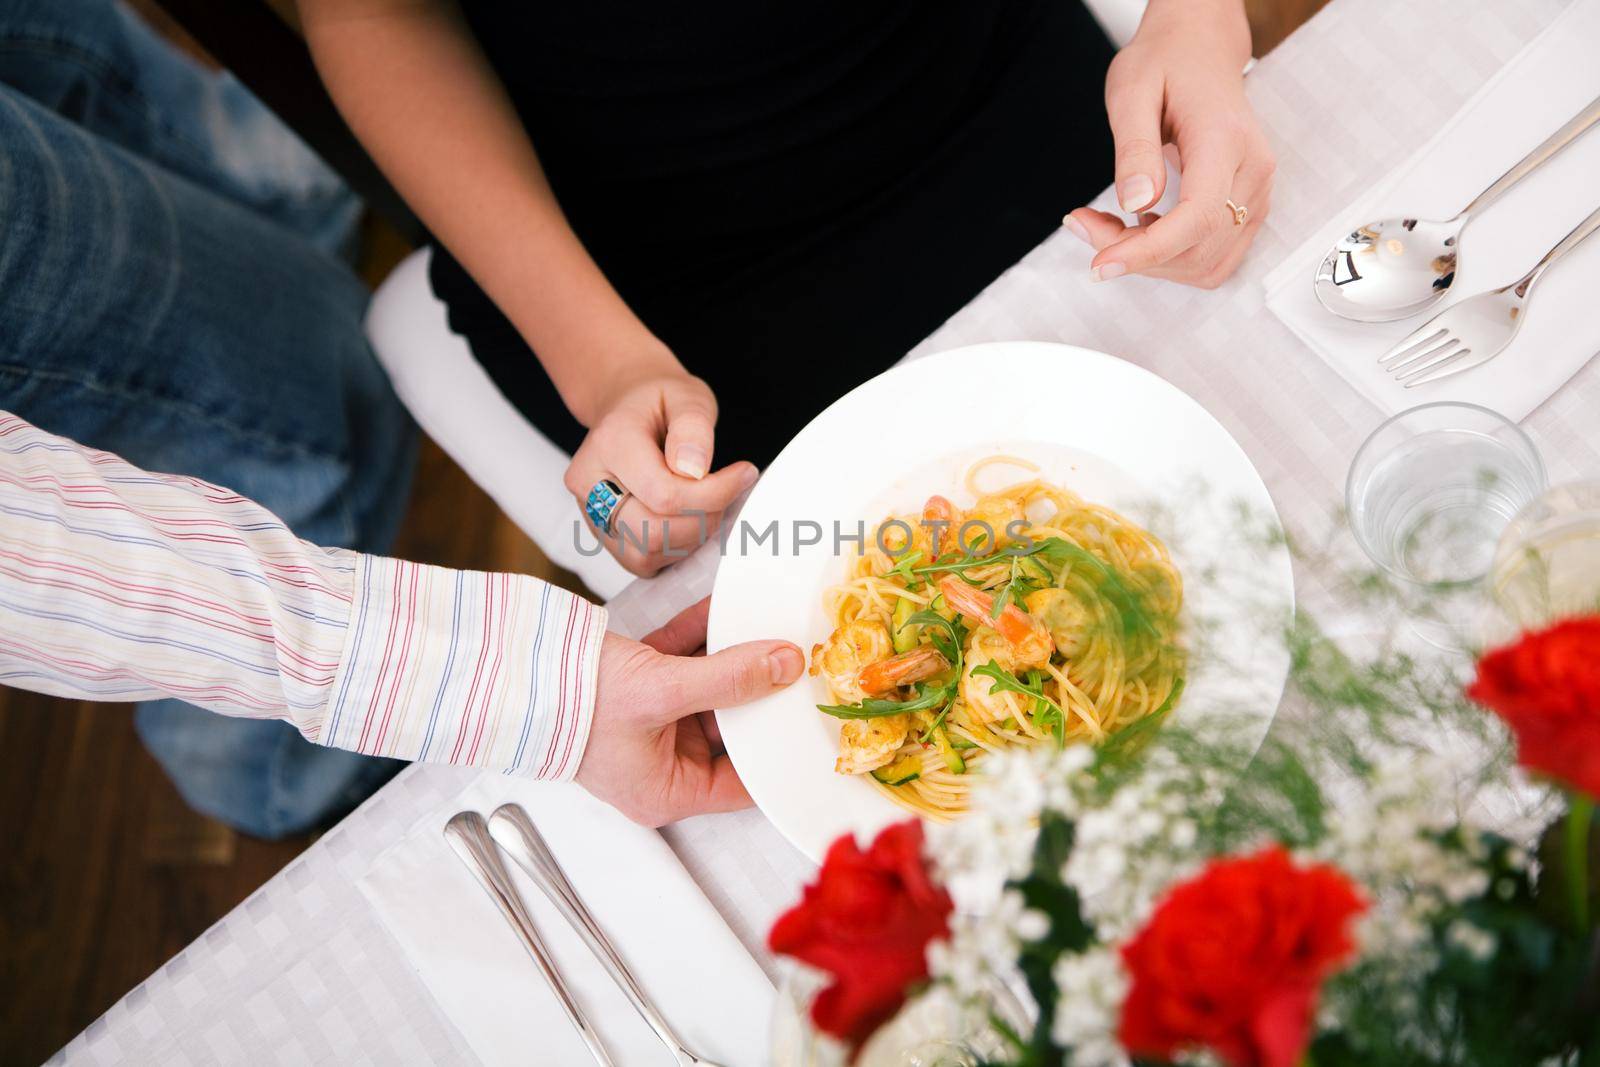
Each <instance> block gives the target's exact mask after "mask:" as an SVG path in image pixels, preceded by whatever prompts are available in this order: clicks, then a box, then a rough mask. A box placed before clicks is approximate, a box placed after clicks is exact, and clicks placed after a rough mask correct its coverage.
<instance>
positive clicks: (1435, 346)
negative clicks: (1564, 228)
mask: <svg viewBox="0 0 1600 1067" xmlns="http://www.w3.org/2000/svg"><path fill="white" fill-rule="evenodd" d="M1597 229H1600V208H1597V209H1595V211H1594V213H1593V214H1591V215H1590V216H1589V217H1588V218H1586V219H1584V220H1583V221H1582V222H1580V223H1578V225H1577V226H1576V227H1574V228H1573V230H1572V232H1571V233H1569V234H1567V235H1566V236H1565V237H1563V238H1562V239H1561V241H1560V243H1558V244H1557V245H1556V246H1555V247H1554V248H1552V249H1551V250H1550V251H1548V252H1546V253H1545V254H1544V258H1543V259H1541V260H1539V262H1537V263H1535V264H1534V265H1533V269H1532V270H1530V271H1528V273H1526V274H1524V275H1523V276H1522V277H1521V278H1518V279H1517V280H1516V281H1514V282H1512V283H1511V284H1510V285H1505V286H1501V287H1500V288H1499V289H1491V290H1490V291H1488V292H1487V293H1479V294H1478V295H1477V296H1473V297H1468V298H1467V299H1466V300H1463V301H1461V302H1460V303H1459V304H1455V305H1453V306H1451V307H1448V308H1445V309H1444V310H1443V311H1441V312H1439V314H1437V315H1435V316H1434V317H1433V318H1431V319H1429V320H1428V321H1427V322H1425V323H1423V324H1422V326H1420V327H1418V328H1417V329H1416V330H1415V331H1414V332H1413V333H1411V334H1410V335H1409V336H1407V337H1406V338H1405V339H1404V340H1403V341H1401V342H1400V343H1399V344H1397V345H1395V346H1394V347H1393V348H1391V349H1389V351H1387V352H1385V353H1384V354H1383V355H1381V356H1379V357H1378V363H1379V364H1380V365H1381V366H1383V367H1384V368H1386V369H1387V370H1388V371H1389V372H1390V373H1391V374H1393V375H1394V377H1395V381H1398V382H1401V383H1402V384H1404V385H1405V387H1406V388H1407V389H1414V388H1416V387H1417V386H1419V385H1425V384H1427V383H1428V382H1436V381H1438V380H1439V379H1440V378H1448V377H1449V376H1450V375H1452V374H1459V373H1460V372H1462V371H1464V370H1471V369H1472V368H1473V367H1478V366H1482V365H1483V364H1485V363H1487V362H1489V361H1490V360H1491V359H1493V358H1494V357H1495V356H1497V355H1499V354H1500V353H1501V351H1503V350H1504V349H1505V347H1506V346H1507V345H1509V344H1510V343H1511V339H1512V338H1513V337H1515V336H1516V335H1517V330H1518V329H1520V328H1521V327H1522V320H1523V319H1524V318H1526V317H1527V315H1526V312H1527V305H1528V300H1529V298H1530V296H1531V294H1532V293H1533V287H1534V286H1535V285H1536V284H1537V283H1538V281H1539V279H1540V278H1541V277H1543V276H1544V272H1545V271H1546V270H1548V269H1549V267H1550V264H1552V263H1554V262H1555V261H1556V260H1558V259H1560V258H1561V257H1562V256H1564V255H1566V254H1567V253H1568V252H1570V251H1572V250H1573V249H1574V248H1576V247H1577V246H1578V245H1579V244H1581V243H1583V240H1584V238H1586V237H1588V236H1589V235H1590V234H1592V233H1594V232H1595V230H1597Z"/></svg>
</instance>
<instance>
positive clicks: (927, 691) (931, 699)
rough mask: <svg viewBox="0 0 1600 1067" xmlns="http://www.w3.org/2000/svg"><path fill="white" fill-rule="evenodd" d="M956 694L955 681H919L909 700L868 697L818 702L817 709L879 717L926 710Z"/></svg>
mask: <svg viewBox="0 0 1600 1067" xmlns="http://www.w3.org/2000/svg"><path fill="white" fill-rule="evenodd" d="M955 694H956V687H955V683H953V682H947V683H945V684H944V685H937V686H935V685H929V684H928V683H927V682H920V683H918V685H917V695H916V696H914V697H912V698H911V699H910V700H888V699H886V698H884V697H868V698H867V699H865V700H863V701H862V702H861V703H859V704H818V705H817V710H818V711H820V712H822V713H824V714H826V715H832V716H833V717H834V718H836V719H881V718H883V717H884V716H885V715H898V714H900V713H901V712H902V711H928V710H930V709H933V708H937V707H938V706H939V705H941V704H945V703H947V702H949V701H950V700H951V698H953V697H954V696H955Z"/></svg>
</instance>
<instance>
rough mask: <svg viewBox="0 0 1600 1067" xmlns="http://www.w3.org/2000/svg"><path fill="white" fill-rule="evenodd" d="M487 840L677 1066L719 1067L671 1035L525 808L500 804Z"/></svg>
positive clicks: (493, 816) (669, 1025) (490, 822)
mask: <svg viewBox="0 0 1600 1067" xmlns="http://www.w3.org/2000/svg"><path fill="white" fill-rule="evenodd" d="M489 835H490V836H491V837H492V838H493V839H494V841H495V843H496V844H498V845H499V846H500V847H501V848H502V849H504V850H505V852H506V854H507V855H508V856H510V857H511V859H512V861H513V862H515V863H516V865H517V866H518V867H521V868H522V871H523V873H524V874H526V875H527V876H528V877H529V878H531V879H532V880H533V884H534V885H536V886H538V887H539V888H540V890H542V891H543V892H544V895H545V896H547V897H549V898H550V903H551V904H553V905H555V908H556V910H557V911H559V912H560V913H561V917H562V918H563V919H566V920H567V922H568V924H570V925H571V927H572V929H573V930H574V931H575V932H576V933H577V934H578V936H579V937H580V938H582V940H583V943H584V945H585V946H587V947H588V949H589V951H590V952H592V953H594V958H595V959H596V960H597V961H599V963H600V965H601V966H602V967H604V968H605V971H606V974H608V975H609V976H610V977H611V980H612V981H613V982H615V983H616V984H617V988H618V989H620V990H622V992H623V994H624V995H625V996H626V997H627V998H628V1000H629V1002H630V1003H632V1004H633V1007H634V1010H636V1011H637V1012H638V1013H639V1015H640V1016H641V1017H642V1018H643V1019H644V1021H645V1022H646V1023H647V1024H649V1026H650V1029H652V1030H654V1031H655V1033H656V1037H658V1038H660V1039H661V1043H662V1044H664V1045H666V1046H667V1049H668V1050H669V1051H670V1052H671V1053H672V1058H673V1059H674V1060H676V1061H677V1062H678V1065H679V1067H717V1065H716V1064H715V1063H712V1062H711V1061H710V1060H708V1059H705V1058H703V1057H701V1056H697V1055H695V1054H694V1053H693V1052H690V1051H689V1048H688V1046H687V1045H685V1044H684V1043H683V1039H682V1038H680V1037H678V1035H677V1034H676V1033H675V1032H673V1029H672V1026H671V1024H670V1023H668V1022H667V1020H666V1017H665V1016H663V1015H662V1014H661V1012H660V1010H658V1009H657V1008H656V1006H655V1005H654V1004H653V1003H651V1001H650V998H649V997H648V996H647V995H646V994H645V991H644V988H643V987H642V986H641V985H640V984H639V980H638V979H637V978H635V977H634V976H633V972H632V971H630V970H629V969H628V965H627V963H626V962H625V961H624V960H623V958H622V954H621V953H619V952H618V951H617V950H616V947H615V946H614V945H612V943H611V939H610V938H609V937H607V936H606V932H605V930H604V929H602V928H601V926H600V924H599V922H597V921H596V920H595V917H594V914H593V913H592V912H590V911H589V908H588V906H587V905H586V904H584V902H583V898H582V897H580V896H578V891H577V890H576V889H574V888H573V886H572V883H571V882H570V881H569V880H568V879H567V875H566V872H565V871H563V870H562V869H561V864H560V863H559V862H558V861H557V860H556V857H555V853H553V852H551V851H550V846H549V845H547V844H545V840H544V835H543V834H541V833H540V832H539V828H538V827H537V826H535V825H534V824H533V820H532V819H530V818H529V817H528V813H527V812H526V811H524V810H523V809H522V806H521V805H519V804H502V805H500V807H498V808H496V809H495V812H494V814H493V815H491V816H489Z"/></svg>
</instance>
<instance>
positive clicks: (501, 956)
mask: <svg viewBox="0 0 1600 1067" xmlns="http://www.w3.org/2000/svg"><path fill="white" fill-rule="evenodd" d="M507 802H514V803H517V804H520V805H522V807H524V808H525V809H526V810H527V811H528V813H529V814H530V815H532V816H533V817H534V818H535V819H536V820H538V824H539V827H540V829H541V830H542V831H543V832H544V836H545V838H546V840H547V841H548V843H549V845H550V848H551V850H552V851H553V852H554V853H555V854H556V856H557V857H558V858H559V859H560V861H561V865H562V868H563V869H564V870H565V871H566V873H567V875H568V877H569V878H570V879H571V881H572V883H573V885H574V887H575V888H576V889H577V891H578V893H579V894H581V895H582V897H583V899H584V901H585V903H586V904H587V905H588V906H589V907H590V908H591V909H592V910H593V912H594V914H595V915H596V916H597V918H598V920H599V921H600V922H601V923H602V924H603V925H604V926H605V929H606V932H607V934H608V935H609V936H610V938H611V940H612V941H613V942H614V943H615V944H616V946H617V950H618V951H619V953H621V954H622V955H623V956H624V957H625V958H626V959H627V961H628V964H629V967H630V968H631V969H632V971H633V972H634V974H635V975H636V976H637V978H638V980H639V983H640V984H641V985H642V986H643V987H644V989H645V991H646V992H647V993H648V994H649V996H650V998H651V1000H653V1001H654V1002H655V1004H656V1005H657V1006H658V1007H659V1008H660V1009H661V1011H662V1013H663V1014H664V1015H666V1016H667V1017H668V1018H669V1019H671V1020H672V1025H673V1027H674V1029H675V1030H676V1031H677V1032H678V1033H679V1034H680V1035H681V1036H682V1038H683V1040H684V1041H685V1042H686V1043H688V1044H690V1045H691V1046H692V1047H693V1048H695V1049H696V1050H701V1051H703V1052H704V1054H705V1055H707V1056H709V1057H712V1058H714V1059H716V1060H718V1061H719V1062H722V1063H734V1064H744V1063H760V1062H763V1061H764V1060H765V1059H766V1058H767V1048H768V1033H767V1027H768V1019H769V1016H770V1014H771V1010H772V1003H773V999H774V996H775V994H774V991H773V987H772V983H771V982H770V981H769V980H768V979H767V977H766V975H765V974H763V973H762V971H761V969H760V967H758V966H757V965H756V962H755V960H754V959H752V958H751V956H750V953H749V952H748V951H747V950H746V949H745V947H744V946H743V945H742V944H741V943H740V942H739V940H738V938H737V937H735V936H734V934H733V931H732V930H730V929H729V928H728V926H727V924H726V923H725V922H724V921H723V919H722V917H721V916H720V915H718V914H717V911H716V909H715V908H714V907H712V905H711V902H710V901H708V900H707V899H706V898H705V896H704V894H703V893H702V892H701V891H700V888H699V887H698V886H697V885H696V884H695V882H694V880H693V879H692V878H690V876H689V874H688V872H687V871H685V870H684V868H683V865H682V864H681V863H680V862H679V861H678V858H677V857H676V856H675V855H674V854H673V852H672V850H671V849H670V848H669V847H668V846H667V844H666V842H665V841H664V840H662V838H661V835H660V834H658V833H656V832H655V831H653V830H650V829H647V828H645V827H642V826H637V825H635V824H634V823H631V822H629V821H628V820H627V819H626V818H624V817H623V816H622V815H620V814H618V813H617V812H616V811H615V810H613V809H612V808H610V807H608V806H607V805H605V804H604V803H602V802H600V801H598V800H595V799H594V798H593V797H591V796H589V794H587V793H585V792H584V791H583V790H582V788H580V787H579V786H576V785H573V784H570V783H555V782H530V781H524V780H522V779H517V778H508V777H504V776H501V775H492V774H490V775H484V776H483V777H482V778H481V779H480V780H479V781H477V782H475V783H474V784H473V785H471V786H470V787H468V788H467V789H466V790H464V791H462V792H461V793H459V794H457V795H456V796H454V797H451V798H450V799H449V800H448V801H446V802H445V804H444V805H442V806H441V807H439V808H438V809H437V810H435V811H432V812H430V813H429V814H428V815H426V816H424V817H423V818H421V819H419V820H418V821H417V822H416V823H415V824H414V825H413V826H412V827H411V828H410V829H409V830H408V831H407V832H406V834H405V836H404V837H402V838H401V839H400V840H399V841H397V842H396V843H395V844H394V845H393V846H391V847H390V848H389V849H388V850H386V851H385V852H384V853H383V854H382V855H380V856H379V857H378V858H377V859H376V860H375V861H373V863H372V866H371V867H370V868H369V869H368V871H367V872H366V874H365V875H364V876H363V877H362V878H361V879H360V887H361V891H362V893H364V894H365V895H366V897H367V899H368V900H369V901H371V903H372V905H373V907H374V909H375V910H376V912H377V913H378V916H379V918H380V920H381V921H382V922H383V924H384V926H385V927H386V928H387V929H388V930H389V932H390V933H391V934H393V935H394V938H395V940H396V941H397V942H399V944H400V946H401V948H402V949H403V950H404V951H405V953H406V956H407V957H408V958H409V959H410V961H411V963H412V965H413V966H414V967H415V968H416V969H417V973H418V975H419V976H420V977H421V978H422V980H423V983H424V984H425V985H427V987H428V989H429V991H430V992H431V993H432V994H433V996H434V999H435V1000H436V1001H437V1002H438V1004H439V1006H440V1008H441V1009H442V1010H443V1012H444V1014H445V1015H446V1016H447V1017H448V1018H449V1019H450V1021H451V1022H452V1023H453V1024H454V1025H455V1026H456V1028H457V1029H458V1030H459V1031H460V1032H461V1034H462V1036H463V1037H464V1038H465V1039H466V1041H467V1043H468V1044H469V1045H470V1046H471V1048H472V1051H473V1052H474V1053H475V1054H476V1055H477V1056H478V1058H479V1059H480V1060H481V1061H482V1062H483V1063H485V1064H490V1065H498V1064H507V1065H510V1064H527V1063H530V1062H536V1063H553V1064H567V1063H573V1064H580V1063H588V1062H592V1060H591V1057H590V1054H589V1051H588V1050H587V1049H586V1048H585V1047H584V1044H583V1042H582V1040H581V1039H580V1038H579V1037H578V1035H577V1033H576V1031H574V1030H573V1028H572V1025H571V1023H570V1021H569V1020H568V1018H567V1017H566V1015H565V1013H564V1012H563V1011H562V1010H561V1008H560V1007H559V1005H558V1003H557V1002H556V1000H555V998H554V995H553V994H552V993H551V992H550V989H549V987H548V986H547V985H546V984H545V982H544V980H543V978H542V977H541V976H540V974H539V973H538V971H537V969H536V968H535V967H534V965H533V962H532V961H531V960H530V959H529V958H528V955H527V953H526V952H524V951H523V948H522V946H521V945H520V944H519V943H518V941H517V939H516V938H515V937H513V936H512V934H511V932H510V930H508V929H507V927H506V924H505V921H504V919H503V918H502V917H501V916H500V915H499V914H498V913H497V912H496V910H495V907H494V905H493V904H492V903H491V902H490V900H489V898H488V897H487V896H485V894H484V893H483V891H482V890H481V889H480V888H479V887H478V886H476V885H474V884H473V881H472V879H471V877H470V876H469V875H468V873H467V872H466V871H465V869H463V868H462V866H461V864H460V862H459V861H458V860H457V859H456V857H455V856H454V855H453V854H452V853H451V851H450V848H449V846H448V845H446V843H445V840H444V838H443V836H442V835H441V833H440V830H441V829H442V828H443V826H444V824H445V822H446V821H447V820H448V819H449V818H450V816H451V815H452V814H454V813H455V812H456V811H458V810H460V809H462V808H471V809H475V810H478V811H492V810H493V809H495V808H496V807H498V806H499V805H501V804H504V803H507ZM512 878H513V880H514V881H515V882H516V884H517V885H518V887H519V888H520V890H521V893H522V897H523V899H524V900H525V901H526V902H527V905H528V910H529V911H530V912H531V913H532V914H533V919H534V921H535V922H536V923H537V924H538V927H539V930H540V933H541V934H542V935H543V937H544V941H545V943H546V945H547V947H548V948H549V950H550V954H551V955H552V957H554V961H555V964H556V966H557V967H559V968H560V970H561V974H562V976H563V977H564V978H565V979H566V982H567V986H568V988H569V989H570V990H571V992H572V995H573V996H574V998H575V999H576V1000H577V1001H578V1002H579V1003H580V1004H581V1005H582V1006H583V1009H584V1014H585V1015H586V1016H587V1017H588V1018H589V1019H590V1021H591V1022H592V1023H593V1024H594V1026H595V1028H596V1029H597V1030H598V1031H599V1032H600V1035H601V1038H602V1040H603V1041H604V1042H605V1044H606V1047H607V1048H608V1049H609V1050H610V1051H611V1053H612V1055H613V1056H614V1058H615V1059H616V1061H617V1062H618V1063H623V1064H629V1065H632V1064H644V1065H649V1064H662V1065H663V1067H666V1065H670V1064H672V1062H673V1058H672V1055H671V1054H670V1053H669V1052H668V1051H667V1050H666V1048H665V1047H664V1046H663V1045H662V1044H661V1042H660V1040H659V1039H658V1038H657V1037H656V1035H655V1034H654V1033H653V1032H652V1031H651V1030H650V1028H649V1027H648V1026H647V1025H645V1022H644V1020H643V1019H641V1018H640V1017H639V1015H638V1013H637V1012H635V1011H634V1009H633V1007H632V1005H631V1004H629V1002H628V1000H627V998H626V997H624V996H623V994H622V992H621V991H620V990H619V989H618V988H617V986H616V985H615V983H613V982H612V980H611V978H610V977H609V976H607V974H606V973H605V971H604V970H603V969H602V968H601V966H600V964H599V963H598V962H597V961H596V960H595V958H594V956H593V955H592V954H591V953H590V952H589V949H588V948H587V947H586V946H585V945H584V944H583V942H582V941H581V940H580V939H579V937H578V935H577V934H576V933H575V932H574V931H573V930H572V929H571V928H570V927H569V926H568V925H567V923H566V922H565V921H564V920H563V919H562V918H561V916H560V915H559V913H557V912H556V911H555V909H554V908H553V907H551V905H550V903H549V901H548V900H546V899H545V898H544V894H542V893H541V892H539V891H538V889H537V888H535V887H534V886H533V885H532V884H531V883H530V882H528V881H527V879H526V878H525V876H524V875H523V874H522V872H521V871H519V870H513V871H512Z"/></svg>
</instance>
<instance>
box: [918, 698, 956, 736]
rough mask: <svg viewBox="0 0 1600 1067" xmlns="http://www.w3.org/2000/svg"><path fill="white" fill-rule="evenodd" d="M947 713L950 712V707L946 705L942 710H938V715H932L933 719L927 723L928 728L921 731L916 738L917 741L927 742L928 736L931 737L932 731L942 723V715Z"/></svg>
mask: <svg viewBox="0 0 1600 1067" xmlns="http://www.w3.org/2000/svg"><path fill="white" fill-rule="evenodd" d="M948 714H950V709H949V708H948V707H946V708H945V709H944V710H943V711H941V712H939V714H938V715H936V716H934V719H933V721H932V722H931V723H929V724H928V728H927V729H926V730H924V731H922V736H921V737H919V738H917V743H918V744H923V745H925V744H927V743H928V740H929V738H931V737H933V732H934V731H935V730H937V729H938V728H939V727H941V726H943V725H944V717H945V716H946V715H948Z"/></svg>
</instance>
